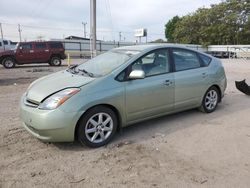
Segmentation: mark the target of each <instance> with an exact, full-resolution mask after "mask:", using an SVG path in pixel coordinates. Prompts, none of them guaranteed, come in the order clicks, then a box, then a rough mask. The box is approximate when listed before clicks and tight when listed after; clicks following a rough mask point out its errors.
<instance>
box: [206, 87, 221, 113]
mask: <svg viewBox="0 0 250 188" xmlns="http://www.w3.org/2000/svg"><path fill="white" fill-rule="evenodd" d="M217 103H218V94H217V92H216V91H215V90H210V91H209V92H207V95H206V97H205V106H206V108H207V109H208V110H213V109H214V108H215V107H216V105H217Z"/></svg>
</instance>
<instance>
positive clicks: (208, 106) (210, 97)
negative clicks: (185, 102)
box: [199, 86, 220, 113]
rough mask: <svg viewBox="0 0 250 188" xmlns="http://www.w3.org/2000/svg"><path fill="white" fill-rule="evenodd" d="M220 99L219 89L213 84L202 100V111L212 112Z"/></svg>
mask: <svg viewBox="0 0 250 188" xmlns="http://www.w3.org/2000/svg"><path fill="white" fill-rule="evenodd" d="M219 101H220V94H219V91H218V89H217V88H216V87H215V86H212V87H210V88H209V89H208V90H207V92H206V93H205V95H204V97H203V100H202V105H201V107H200V108H199V109H200V110H201V111H202V112H205V113H211V112H213V111H215V109H216V107H217V105H218V102H219Z"/></svg>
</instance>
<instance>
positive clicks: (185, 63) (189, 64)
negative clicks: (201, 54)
mask: <svg viewBox="0 0 250 188" xmlns="http://www.w3.org/2000/svg"><path fill="white" fill-rule="evenodd" d="M173 58H174V63H175V70H176V71H182V70H188V69H195V68H199V67H200V66H201V65H200V60H199V58H198V57H197V54H196V53H195V52H192V51H189V50H185V49H173Z"/></svg>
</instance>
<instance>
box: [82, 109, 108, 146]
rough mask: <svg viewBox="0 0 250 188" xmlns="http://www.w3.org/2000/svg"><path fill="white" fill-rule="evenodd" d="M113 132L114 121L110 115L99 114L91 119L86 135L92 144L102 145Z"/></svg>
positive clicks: (87, 125)
mask: <svg viewBox="0 0 250 188" xmlns="http://www.w3.org/2000/svg"><path fill="white" fill-rule="evenodd" d="M112 131H113V119H112V118H111V116H110V115H109V114H106V113H97V114H95V115H93V116H92V117H91V118H89V120H88V122H87V124H86V126H85V135H86V137H87V139H88V140H89V141H90V142H92V143H101V142H104V141H105V140H107V139H108V138H109V136H110V135H111V133H112Z"/></svg>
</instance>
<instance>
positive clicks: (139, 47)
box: [115, 43, 192, 52]
mask: <svg viewBox="0 0 250 188" xmlns="http://www.w3.org/2000/svg"><path fill="white" fill-rule="evenodd" d="M167 47H172V48H184V49H189V50H192V49H190V48H187V47H186V46H185V45H180V44H156V43H154V44H144V45H134V46H123V47H119V48H115V50H127V51H130V50H131V51H141V52H142V51H146V50H153V49H158V48H167Z"/></svg>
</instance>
